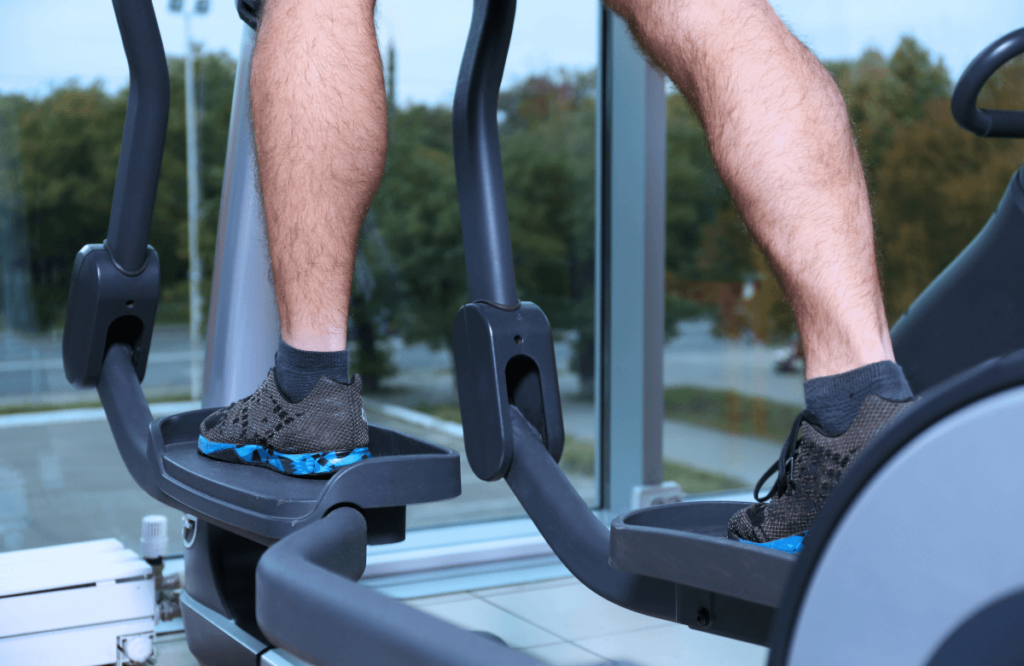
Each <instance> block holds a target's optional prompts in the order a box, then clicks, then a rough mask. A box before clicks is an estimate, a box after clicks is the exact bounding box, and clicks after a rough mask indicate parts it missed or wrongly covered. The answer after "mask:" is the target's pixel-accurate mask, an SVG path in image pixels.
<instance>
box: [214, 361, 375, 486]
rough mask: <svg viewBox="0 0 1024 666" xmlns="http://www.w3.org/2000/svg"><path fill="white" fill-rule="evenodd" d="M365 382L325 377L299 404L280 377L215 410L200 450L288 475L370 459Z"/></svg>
mask: <svg viewBox="0 0 1024 666" xmlns="http://www.w3.org/2000/svg"><path fill="white" fill-rule="evenodd" d="M368 445H369V428H368V426H367V424H366V412H364V411H363V382H362V379H360V377H359V375H356V376H355V377H354V378H353V380H352V383H351V384H342V383H341V382H336V381H334V380H333V379H330V378H329V377H321V378H320V381H319V382H318V383H317V385H316V387H315V388H314V389H313V391H312V393H310V394H309V395H307V396H306V397H305V398H304V399H303V400H300V401H299V402H291V401H289V400H288V399H287V398H285V397H284V395H282V393H281V389H280V388H279V387H278V385H277V376H276V374H275V373H274V370H273V369H271V370H270V374H268V375H267V380H266V381H265V382H263V385H262V386H260V387H259V388H258V389H256V392H255V393H253V394H252V395H251V396H249V397H248V398H244V399H242V400H239V401H238V402H236V403H234V404H232V405H231V406H230V407H225V408H223V409H219V410H217V411H216V412H214V413H213V414H210V415H209V416H207V417H206V419H205V420H204V421H203V423H202V425H201V426H200V428H199V453H201V454H203V455H204V456H208V457H210V458H216V459H217V460H226V461H228V462H234V463H242V464H245V465H256V466H258V467H268V468H270V469H272V470H274V471H277V472H281V473H282V474H288V475H289V476H325V475H328V474H331V473H333V472H335V471H337V470H338V468H340V467H344V466H345V465H351V464H352V463H354V462H358V461H360V460H362V459H363V458H369V457H370V450H369V449H368V448H367V447H368Z"/></svg>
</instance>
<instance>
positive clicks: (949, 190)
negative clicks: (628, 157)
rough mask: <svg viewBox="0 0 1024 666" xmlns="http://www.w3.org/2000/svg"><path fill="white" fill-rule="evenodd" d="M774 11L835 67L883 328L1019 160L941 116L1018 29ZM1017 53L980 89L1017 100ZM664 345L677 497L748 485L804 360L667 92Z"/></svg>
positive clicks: (844, 10)
mask: <svg viewBox="0 0 1024 666" xmlns="http://www.w3.org/2000/svg"><path fill="white" fill-rule="evenodd" d="M773 5H774V6H775V7H776V9H777V11H778V12H779V14H780V15H781V16H782V18H783V19H784V20H785V21H786V22H787V24H788V25H790V26H791V29H792V30H793V32H794V33H795V34H796V35H797V36H798V37H799V38H800V39H802V40H803V41H804V42H805V43H806V44H807V45H808V46H809V47H810V48H811V49H812V50H813V51H814V52H815V53H816V54H817V55H818V56H819V57H820V58H822V59H823V60H824V62H825V63H826V65H827V66H828V68H829V69H830V71H831V72H832V73H833V75H834V76H835V78H836V80H837V82H838V84H839V87H840V88H841V90H842V92H843V94H844V96H845V98H846V101H847V105H848V109H849V113H850V118H851V120H852V122H853V125H854V131H855V134H856V137H857V141H858V147H859V149H860V153H861V158H862V160H863V162H864V166H865V170H866V173H867V177H868V183H869V188H870V191H871V196H872V202H873V210H874V216H875V220H876V227H877V244H878V250H879V255H880V266H881V271H882V274H883V276H884V291H885V306H886V312H887V315H888V317H889V321H890V324H892V323H895V321H896V319H897V318H898V317H899V316H900V315H901V314H902V313H903V312H904V311H905V310H906V308H907V306H908V305H909V304H910V303H911V302H912V301H913V300H914V298H915V297H916V296H917V295H918V294H919V293H920V292H921V290H922V289H924V287H925V286H926V285H927V284H928V283H929V282H930V281H931V280H932V279H933V278H934V277H935V276H936V275H937V274H938V273H939V272H940V271H941V270H942V269H943V268H944V267H945V266H946V265H947V264H948V263H949V262H950V261H951V260H952V259H953V258H954V257H955V256H956V255H957V253H959V252H960V250H962V249H963V247H964V246H965V245H966V244H967V243H968V242H969V241H970V239H971V238H972V237H973V236H974V234H975V233H977V231H978V230H979V229H980V228H981V226H982V225H983V224H984V223H985V222H986V220H987V219H988V217H989V215H990V214H991V213H992V211H993V210H994V209H995V207H996V205H997V203H998V202H999V199H1000V197H1001V196H1002V193H1003V191H1004V189H1005V187H1006V185H1007V183H1008V181H1009V179H1010V175H1011V173H1012V172H1013V171H1014V170H1016V169H1017V168H1019V167H1020V164H1021V160H1022V158H1024V149H1022V147H1021V142H1019V141H1010V140H985V139H979V138H976V137H974V136H972V135H970V134H968V133H967V132H965V131H963V130H962V129H960V128H959V127H958V126H957V125H956V123H955V122H954V120H953V119H952V116H951V114H950V111H949V102H950V94H951V92H952V85H953V83H955V81H956V78H957V77H958V76H959V74H960V73H961V71H962V70H963V68H964V67H965V66H966V65H967V63H968V62H970V60H971V59H972V58H973V57H974V55H975V54H976V53H977V52H978V51H980V50H981V49H982V48H984V47H985V46H986V45H987V44H988V43H990V42H991V41H993V40H994V39H996V38H997V37H999V36H1001V35H1003V34H1005V33H1007V32H1009V31H1011V30H1013V29H1016V28H1018V27H1020V26H1021V25H1022V24H1024V10H1022V9H1021V8H1019V7H1016V6H1014V7H1012V8H1011V7H1010V6H1009V5H1006V4H1005V3H999V2H994V1H993V2H982V3H981V5H980V6H979V5H978V4H973V5H965V4H963V3H959V4H958V3H951V2H947V3H942V4H941V5H939V6H937V5H936V4H935V3H934V2H904V3H885V4H884V6H883V4H882V3H879V2H866V3H865V2H845V1H844V2H828V3H821V2H814V1H812V0H778V1H777V2H773ZM1022 85H1024V63H1021V62H1020V61H1019V60H1018V61H1017V62H1016V64H1012V65H1010V66H1007V67H1006V68H1004V70H1003V71H1002V72H1001V73H1000V74H998V75H997V81H995V82H993V83H992V84H990V85H989V86H988V88H987V92H986V93H984V94H985V95H988V101H987V102H986V104H987V105H988V106H996V107H1004V108H1010V107H1012V108H1021V104H1022V101H1024V99H1022V92H1024V90H1022ZM666 226H667V231H666V234H667V237H666V245H667V276H666V292H667V299H666V324H667V336H666V349H665V444H664V461H665V462H664V465H665V467H664V470H665V477H666V478H667V479H676V480H678V481H679V482H680V483H681V484H682V486H683V489H684V490H690V491H692V492H699V491H711V490H725V489H731V488H740V487H747V488H749V487H751V486H753V485H754V484H755V483H756V482H757V480H758V479H759V478H760V476H761V474H762V473H763V472H764V471H765V469H767V468H768V467H769V465H771V464H772V463H773V462H774V461H776V460H777V459H778V453H779V447H780V445H781V443H782V442H783V441H784V440H785V438H786V436H787V434H788V431H789V428H790V426H791V424H792V420H793V419H794V418H795V416H796V415H797V414H798V413H799V411H800V410H801V409H802V407H803V390H802V383H803V359H802V356H801V349H800V344H799V339H798V337H797V336H796V328H795V325H794V320H793V316H792V313H791V311H790V309H789V307H788V305H787V304H786V302H785V299H784V298H783V293H782V290H781V289H780V287H779V285H778V283H777V282H776V281H775V279H774V278H773V277H772V274H771V272H770V271H769V270H768V266H767V264H766V263H765V261H764V259H763V258H762V257H761V255H760V253H759V252H758V251H757V250H756V248H755V247H754V244H753V242H752V239H751V237H750V235H749V234H748V233H747V232H746V230H745V228H744V227H743V224H742V220H741V219H740V217H739V215H738V213H737V212H736V208H735V206H734V205H733V203H732V202H731V200H730V198H729V195H728V193H727V192H726V191H725V190H724V188H723V187H722V184H721V181H720V180H719V179H718V176H717V174H716V173H715V170H714V168H713V165H712V163H711V159H710V155H709V153H708V150H707V147H706V143H705V140H704V136H703V131H702V130H701V128H700V125H699V124H698V123H697V121H696V118H695V116H694V114H693V113H692V111H691V110H690V109H689V107H688V105H687V103H686V102H685V100H683V98H682V97H681V96H680V95H679V94H678V93H677V92H675V91H673V92H672V94H671V95H670V96H669V99H668V209H667V225H666Z"/></svg>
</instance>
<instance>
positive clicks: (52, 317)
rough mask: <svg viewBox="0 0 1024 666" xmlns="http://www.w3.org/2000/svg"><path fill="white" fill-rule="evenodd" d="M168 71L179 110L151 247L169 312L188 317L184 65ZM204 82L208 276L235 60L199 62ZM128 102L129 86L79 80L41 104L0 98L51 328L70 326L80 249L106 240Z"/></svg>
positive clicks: (41, 309)
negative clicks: (14, 135)
mask: <svg viewBox="0 0 1024 666" xmlns="http://www.w3.org/2000/svg"><path fill="white" fill-rule="evenodd" d="M169 69H170V74H171V109H170V118H169V121H168V128H167V140H166V147H165V150H164V155H163V162H162V170H161V174H160V183H159V186H158V189H157V199H156V205H155V207H154V211H153V225H152V231H151V235H150V244H151V245H153V247H155V248H156V250H157V252H158V253H159V254H160V264H161V276H162V282H163V284H164V285H165V289H164V299H163V303H162V306H161V310H162V311H163V312H166V311H168V310H169V311H170V312H171V313H172V314H173V313H176V316H175V317H172V319H187V312H188V310H187V305H185V303H186V302H187V287H186V286H185V284H184V281H185V280H186V277H187V270H188V266H187V264H188V245H187V238H186V231H185V230H186V226H187V218H186V210H185V206H186V196H185V119H184V115H185V112H184V106H185V102H184V68H183V65H182V61H181V60H180V59H172V60H171V61H170V63H169ZM196 81H197V87H198V88H199V91H198V92H199V94H198V97H199V104H198V106H199V108H200V112H201V113H200V147H201V162H200V163H201V165H202V173H201V182H202V194H203V200H202V205H201V206H200V211H201V215H202V221H201V226H200V228H201V254H202V256H203V264H204V269H205V275H206V276H209V274H210V269H211V267H212V264H213V250H214V244H215V237H216V222H217V213H218V207H219V203H220V189H221V180H222V178H223V169H224V167H223V164H224V155H225V151H226V146H227V131H228V119H229V118H230V111H231V93H232V88H233V81H234V62H233V61H232V59H231V58H230V57H229V56H227V55H226V54H208V55H202V56H200V57H198V58H197V60H196ZM127 100H128V92H127V90H121V91H120V92H118V93H116V94H109V93H107V92H105V91H104V90H103V89H102V87H101V86H99V85H98V84H94V85H92V86H89V87H82V86H80V85H79V84H78V83H77V82H75V81H71V82H69V83H68V84H66V85H64V86H62V87H60V88H57V89H55V90H54V91H53V92H51V93H50V94H49V95H47V96H46V97H43V98H41V99H38V100H29V99H25V98H22V97H17V96H7V97H0V105H3V107H4V108H5V109H7V110H9V111H10V112H11V113H8V116H12V115H13V117H14V118H16V123H17V130H18V136H19V139H20V156H21V168H22V174H23V179H22V182H23V187H24V192H23V194H24V203H25V215H26V220H27V223H28V224H27V241H28V251H29V258H30V273H31V277H32V284H33V297H34V299H35V306H36V313H37V316H38V320H39V325H40V326H41V327H42V328H44V329H48V328H54V327H58V326H60V325H61V323H62V321H63V317H64V309H65V307H66V303H67V294H68V289H69V286H70V282H69V281H70V277H71V266H72V263H73V262H74V258H75V254H76V253H77V252H78V249H79V248H81V246H82V245H83V244H85V243H87V242H89V243H98V242H101V241H102V240H103V239H104V238H105V237H106V228H107V223H108V222H109V219H110V206H111V197H112V196H113V193H114V179H115V177H116V175H117V162H118V155H119V152H120V149H121V134H122V130H123V128H124V117H125V111H126V109H127ZM208 284H209V283H208V277H207V285H208ZM207 289H208V286H207ZM163 312H162V313H161V317H162V318H164V317H163Z"/></svg>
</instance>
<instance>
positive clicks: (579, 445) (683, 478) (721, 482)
mask: <svg viewBox="0 0 1024 666" xmlns="http://www.w3.org/2000/svg"><path fill="white" fill-rule="evenodd" d="M417 409H418V410H419V411H422V412H426V413H428V414H431V415H433V416H436V417H437V418H440V419H445V420H447V421H455V422H456V423H461V422H462V417H461V415H460V414H459V407H458V405H451V404H436V403H435V404H423V405H420V406H419V407H417ZM661 465H662V475H663V477H664V479H665V480H666V481H675V482H676V483H678V484H679V487H680V488H682V489H683V492H684V493H709V492H714V491H716V490H732V489H735V488H743V487H744V486H746V484H745V483H743V481H740V480H739V479H736V478H734V477H731V476H728V475H726V474H718V473H717V472H709V471H707V470H703V469H698V468H696V467H691V466H690V465H686V464H683V463H678V462H673V461H671V460H663V461H662V463H661ZM558 466H559V467H561V468H562V471H564V472H565V473H567V474H577V475H580V476H588V477H593V476H594V443H593V442H588V441H586V440H583V439H580V438H578V437H573V436H572V435H568V434H567V435H566V436H565V446H564V448H563V449H562V459H561V461H560V462H559V463H558Z"/></svg>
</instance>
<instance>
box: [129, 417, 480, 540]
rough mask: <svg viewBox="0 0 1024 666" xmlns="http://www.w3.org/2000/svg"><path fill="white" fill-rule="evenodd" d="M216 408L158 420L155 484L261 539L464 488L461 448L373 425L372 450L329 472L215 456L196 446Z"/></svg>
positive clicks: (192, 509)
mask: <svg viewBox="0 0 1024 666" xmlns="http://www.w3.org/2000/svg"><path fill="white" fill-rule="evenodd" d="M212 411H213V410H211V409H205V410H198V411H194V412H185V413H183V414H176V415H174V416H168V417H166V418H163V419H159V420H157V421H154V422H153V424H152V425H151V426H150V440H151V441H150V447H149V455H150V456H152V457H154V458H155V459H154V460H153V461H152V462H153V463H154V464H155V466H156V467H157V470H158V472H159V475H158V482H157V483H158V485H159V487H160V490H162V491H163V492H164V493H165V494H166V495H167V496H168V497H170V498H171V499H173V500H174V501H175V502H176V503H178V504H179V505H180V506H181V508H182V509H183V510H184V511H186V512H188V513H191V514H193V515H195V516H197V517H199V518H203V519H206V520H209V521H210V522H213V523H215V524H220V525H222V526H224V527H226V528H227V529H230V530H231V531H233V532H236V533H242V534H243V535H244V536H248V537H249V538H252V539H254V540H256V541H261V542H264V543H271V542H273V541H276V540H277V539H281V538H283V537H285V536H287V535H288V534H291V533H292V532H294V531H295V530H297V529H299V528H300V527H303V526H304V525H306V524H308V523H310V522H312V521H314V520H319V519H320V518H321V517H323V516H324V515H325V514H326V513H327V512H328V511H330V510H331V509H333V508H335V507H337V506H341V505H350V506H355V507H358V508H359V509H361V510H364V512H368V513H372V511H373V510H378V509H379V510H382V511H383V510H386V509H390V508H393V507H404V506H406V505H408V504H419V503H423V502H433V501H436V500H442V499H449V498H452V497H457V496H458V495H459V493H460V492H461V489H462V487H461V476H460V472H459V456H458V454H456V453H455V452H453V451H451V450H449V449H446V448H444V447H441V446H437V445H434V444H430V443H428V442H424V441H422V440H419V439H416V438H414V437H409V436H408V435H403V434H402V433H399V432H395V431H393V430H387V429H384V428H378V427H376V426H373V425H371V426H370V443H369V449H370V454H371V456H372V457H370V458H367V459H365V460H360V461H359V462H357V463H355V464H352V465H347V466H345V467H342V468H340V469H338V471H337V472H335V473H334V474H333V475H332V476H329V477H326V478H297V477H290V476H286V475H284V474H280V473H278V472H276V471H273V470H269V469H262V468H259V467H255V466H250V465H236V464H229V463H225V462H221V461H218V460H213V459H211V458H208V457H206V456H203V455H200V454H199V452H198V451H197V448H198V439H199V424H200V423H202V421H203V419H204V418H206V416H208V415H209V414H210V413H211V412H212ZM403 517H404V514H403ZM369 519H370V516H369V515H368V520H369ZM403 529H404V520H403Z"/></svg>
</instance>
